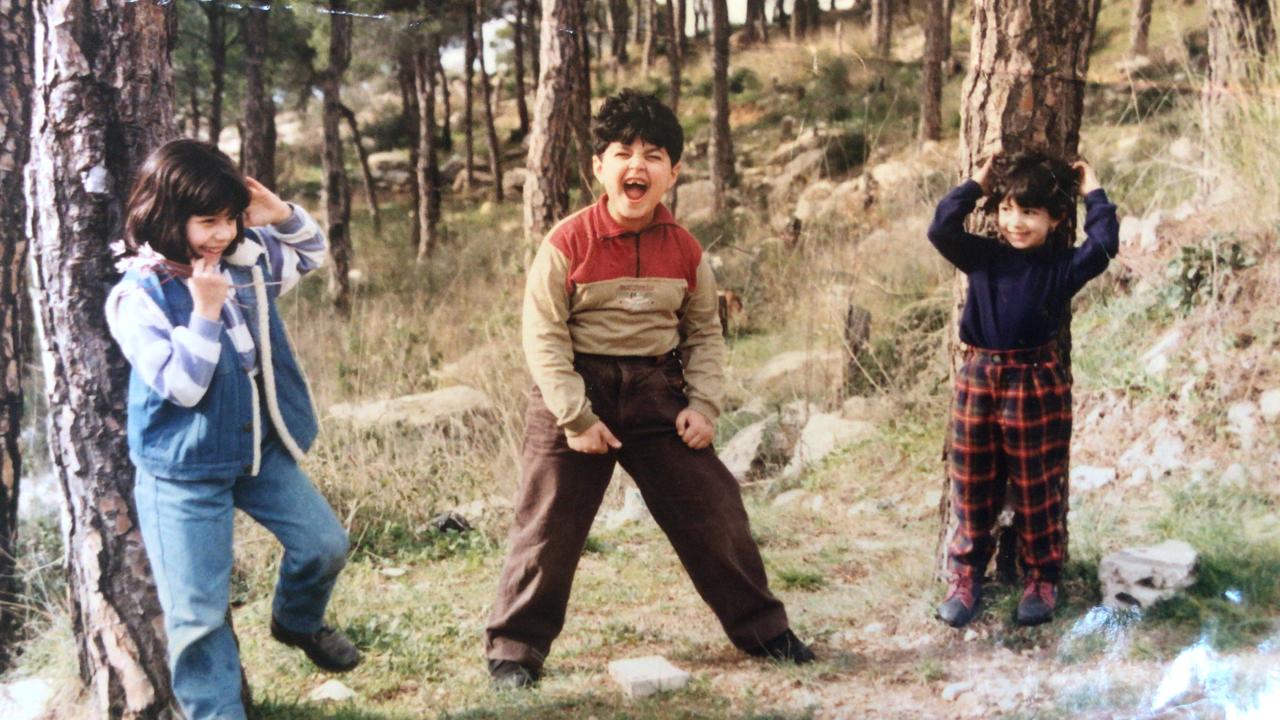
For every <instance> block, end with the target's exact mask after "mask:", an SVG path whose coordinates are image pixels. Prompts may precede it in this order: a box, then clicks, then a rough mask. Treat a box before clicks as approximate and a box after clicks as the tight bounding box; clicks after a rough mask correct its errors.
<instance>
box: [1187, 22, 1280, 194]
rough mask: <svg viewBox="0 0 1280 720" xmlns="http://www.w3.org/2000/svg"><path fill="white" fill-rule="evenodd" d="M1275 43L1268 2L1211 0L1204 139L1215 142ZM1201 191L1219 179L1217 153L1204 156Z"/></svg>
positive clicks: (1204, 106)
mask: <svg viewBox="0 0 1280 720" xmlns="http://www.w3.org/2000/svg"><path fill="white" fill-rule="evenodd" d="M1274 42H1275V25H1274V19H1273V18H1272V16H1271V7H1270V5H1269V0H1209V73H1208V78H1207V79H1206V81H1205V87H1204V91H1203V93H1202V96H1201V111H1202V114H1203V120H1202V123H1203V126H1204V133H1205V137H1206V138H1207V139H1209V141H1210V142H1214V141H1215V140H1216V137H1217V133H1218V131H1219V129H1220V128H1221V126H1222V124H1223V121H1224V119H1225V116H1226V115H1227V114H1228V113H1229V112H1231V109H1232V106H1233V105H1234V100H1235V98H1236V97H1237V96H1238V95H1240V94H1241V93H1242V91H1243V88H1242V87H1241V85H1242V83H1245V82H1246V81H1247V80H1249V78H1250V76H1251V75H1253V74H1255V73H1256V72H1257V69H1258V65H1259V63H1260V62H1261V61H1262V59H1263V58H1264V57H1265V56H1266V55H1267V54H1268V53H1269V52H1270V51H1271V46H1272V45H1273V44H1274ZM1205 162H1206V165H1207V167H1206V170H1207V172H1206V173H1205V174H1204V176H1203V179H1202V181H1201V182H1202V185H1204V186H1205V187H1203V188H1202V190H1206V191H1207V190H1208V189H1209V187H1208V186H1210V185H1213V184H1216V183H1217V181H1218V180H1219V179H1220V178H1219V176H1220V172H1219V171H1220V169H1221V168H1220V167H1217V166H1216V163H1217V162H1218V160H1217V157H1216V154H1215V153H1212V152H1209V153H1205Z"/></svg>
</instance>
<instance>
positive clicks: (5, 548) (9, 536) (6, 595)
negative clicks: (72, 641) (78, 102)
mask: <svg viewBox="0 0 1280 720" xmlns="http://www.w3.org/2000/svg"><path fill="white" fill-rule="evenodd" d="M33 37H34V19H33V17H32V14H31V3H30V2H29V0H0V87H5V88H8V89H9V92H4V93H0V378H3V380H2V381H0V672H2V671H3V670H4V669H5V668H7V667H8V665H9V662H10V661H11V660H12V659H13V657H12V654H11V651H12V650H13V649H14V648H15V643H14V639H15V635H16V632H17V612H16V611H17V609H18V607H19V606H20V605H19V596H20V595H21V593H22V587H21V583H20V581H19V579H18V578H17V577H15V575H14V572H13V571H14V560H15V552H16V551H17V547H18V543H17V539H18V480H19V478H20V477H21V474H22V456H21V454H20V453H19V450H18V437H19V434H20V433H21V430H22V427H21V424H22V375H23V372H22V356H23V349H24V346H25V345H26V341H25V338H26V333H25V332H24V329H23V327H22V326H23V321H22V318H23V312H22V302H23V297H24V296H25V293H26V289H27V288H26V286H27V283H26V273H25V268H26V261H27V233H26V226H27V217H26V215H27V203H26V198H25V196H24V194H23V187H22V182H23V181H22V169H23V167H24V166H25V165H26V164H27V158H28V154H29V151H30V148H31V138H30V133H31V90H32V86H31V82H32V54H33V52H34V48H33V47H32V39H33Z"/></svg>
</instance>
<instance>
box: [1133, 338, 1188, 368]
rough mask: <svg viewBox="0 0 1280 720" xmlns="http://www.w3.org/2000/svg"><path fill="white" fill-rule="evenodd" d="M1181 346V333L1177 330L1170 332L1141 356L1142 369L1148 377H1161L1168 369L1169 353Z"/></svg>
mask: <svg viewBox="0 0 1280 720" xmlns="http://www.w3.org/2000/svg"><path fill="white" fill-rule="evenodd" d="M1181 344H1182V331H1181V330H1178V329H1173V330H1170V331H1169V332H1167V333H1165V334H1164V335H1161V336H1160V339H1159V340H1157V341H1156V344H1155V345H1152V346H1151V348H1150V349H1149V350H1147V351H1146V352H1145V353H1143V354H1142V357H1141V358H1140V359H1141V362H1142V366H1143V368H1145V369H1146V371H1147V374H1149V375H1162V374H1164V371H1165V370H1167V369H1168V367H1169V353H1171V352H1173V351H1174V350H1175V349H1177V347H1178V346H1179V345H1181Z"/></svg>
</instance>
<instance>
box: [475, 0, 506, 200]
mask: <svg viewBox="0 0 1280 720" xmlns="http://www.w3.org/2000/svg"><path fill="white" fill-rule="evenodd" d="M476 14H477V15H478V16H479V17H480V18H481V19H482V20H483V18H484V0H476ZM476 44H477V45H478V46H479V48H480V51H479V53H478V55H479V58H478V59H479V62H480V92H481V94H482V95H483V96H484V97H483V98H482V99H483V100H484V130H485V135H486V136H487V137H488V141H489V172H490V173H491V174H492V175H493V199H494V200H496V201H497V202H502V145H501V144H500V143H499V142H498V130H497V128H496V127H494V124H493V113H494V107H493V106H494V104H495V103H494V100H493V85H492V83H490V82H489V71H488V70H487V69H486V68H485V66H484V23H483V22H480V23H476Z"/></svg>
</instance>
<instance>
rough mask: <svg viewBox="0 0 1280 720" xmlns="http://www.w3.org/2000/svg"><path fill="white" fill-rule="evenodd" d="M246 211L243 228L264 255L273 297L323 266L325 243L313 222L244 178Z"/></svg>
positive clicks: (304, 212)
mask: <svg viewBox="0 0 1280 720" xmlns="http://www.w3.org/2000/svg"><path fill="white" fill-rule="evenodd" d="M245 184H246V185H248V186H249V207H248V208H246V209H245V220H244V221H245V225H246V226H247V227H252V228H253V233H254V235H255V236H256V237H257V238H258V240H259V241H260V242H261V243H262V245H263V247H264V248H265V249H266V251H267V261H268V262H267V265H268V267H270V269H271V277H269V278H267V280H268V281H269V282H272V283H274V284H273V285H272V288H274V289H275V290H274V294H276V295H283V294H284V293H286V292H288V291H289V290H291V289H293V286H295V285H297V284H298V281H299V280H301V279H302V276H303V275H306V274H307V273H309V272H311V271H312V270H315V269H316V268H318V267H320V266H321V265H323V264H324V256H325V253H326V252H327V251H328V243H327V242H326V240H325V236H324V233H323V232H321V230H320V227H319V226H318V225H316V221H315V220H313V219H312V217H311V215H309V214H308V213H307V211H306V210H303V209H302V208H300V207H298V206H297V205H293V204H291V203H287V202H285V201H283V200H281V199H280V198H279V197H278V196H277V195H276V194H275V193H273V192H271V191H270V190H268V189H267V188H266V187H265V186H264V185H263V184H262V183H260V182H258V181H257V180H254V179H253V178H250V177H246V178H245Z"/></svg>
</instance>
